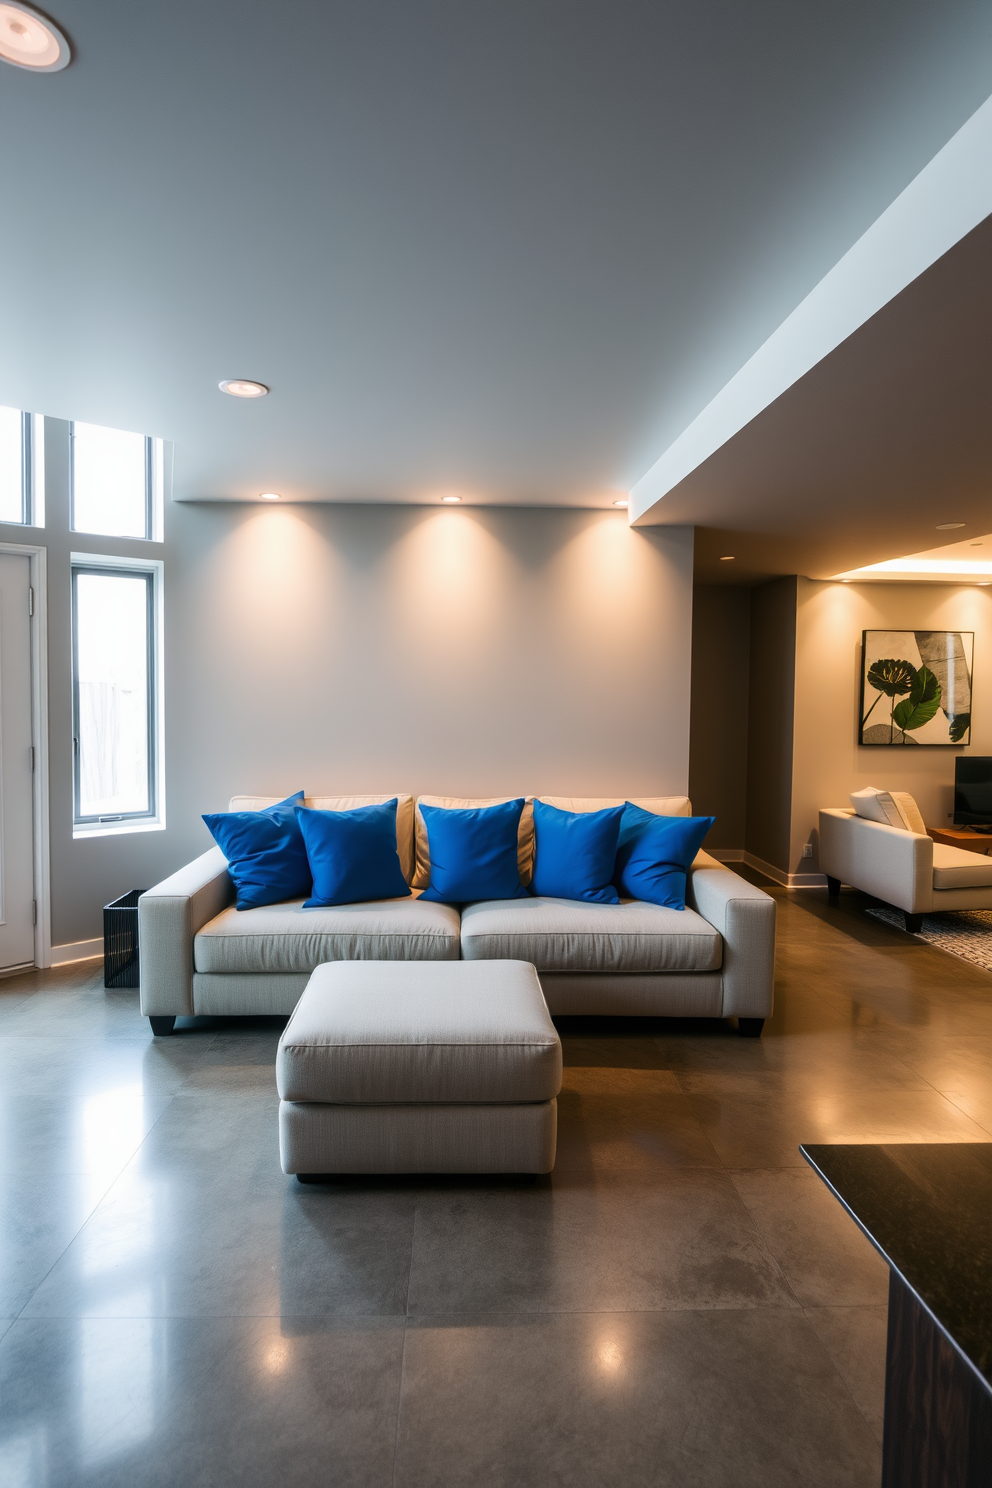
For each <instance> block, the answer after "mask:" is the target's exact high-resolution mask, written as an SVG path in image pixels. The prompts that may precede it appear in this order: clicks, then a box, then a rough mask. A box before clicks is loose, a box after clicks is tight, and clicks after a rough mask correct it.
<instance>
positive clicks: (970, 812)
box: [954, 754, 992, 832]
mask: <svg viewBox="0 0 992 1488" xmlns="http://www.w3.org/2000/svg"><path fill="white" fill-rule="evenodd" d="M954 825H955V826H956V827H971V829H972V830H973V831H975V832H992V755H988V754H980V755H972V756H970V757H966V756H965V755H963V754H959V755H957V757H956V758H955V760H954Z"/></svg>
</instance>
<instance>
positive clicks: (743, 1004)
mask: <svg viewBox="0 0 992 1488" xmlns="http://www.w3.org/2000/svg"><path fill="white" fill-rule="evenodd" d="M686 902H687V903H688V904H689V905H690V907H691V908H692V909H695V910H696V912H697V913H698V914H701V915H702V917H703V919H704V920H708V921H709V923H710V924H711V925H712V926H713V928H714V929H715V930H719V932H720V934H721V935H722V937H723V1015H724V1017H726V1018H729V1017H739V1018H768V1017H770V1016H771V1011H772V1006H773V1001H774V993H775V913H776V905H775V900H774V899H773V898H772V897H771V895H770V894H766V893H765V892H764V891H763V890H762V889H759V888H756V887H755V885H754V884H750V883H748V882H747V879H744V878H741V876H740V874H739V873H734V872H733V871H732V870H731V869H730V868H726V867H724V865H723V864H722V863H718V862H717V860H716V858H711V857H710V855H709V853H704V852H701V853H697V855H696V860H695V862H694V863H693V865H692V868H691V869H690V870H689V875H688V884H687V891H686Z"/></svg>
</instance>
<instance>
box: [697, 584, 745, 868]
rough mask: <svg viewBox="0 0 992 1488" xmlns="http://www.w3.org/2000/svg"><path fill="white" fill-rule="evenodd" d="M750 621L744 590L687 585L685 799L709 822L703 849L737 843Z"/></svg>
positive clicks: (741, 830)
mask: <svg viewBox="0 0 992 1488" xmlns="http://www.w3.org/2000/svg"><path fill="white" fill-rule="evenodd" d="M750 622H751V591H750V589H748V588H746V587H745V586H743V585H742V586H739V587H735V586H733V585H717V584H696V585H695V586H694V587H693V591H692V708H691V724H690V730H689V795H690V796H691V797H692V806H693V810H694V811H696V812H697V813H698V814H699V815H700V816H715V817H716V822H715V823H714V825H713V827H712V828H711V829H710V833H709V836H708V837H707V839H706V847H707V848H708V849H712V848H729V849H735V848H736V849H741V848H743V846H744V824H745V814H746V812H745V808H746V798H747V768H748V753H747V717H748V674H749V668H750V629H751V623H750Z"/></svg>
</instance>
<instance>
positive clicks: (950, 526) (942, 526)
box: [936, 522, 967, 532]
mask: <svg viewBox="0 0 992 1488" xmlns="http://www.w3.org/2000/svg"><path fill="white" fill-rule="evenodd" d="M965 526H967V523H966V522H938V523H937V527H936V531H937V532H956V531H957V530H958V528H959V527H965Z"/></svg>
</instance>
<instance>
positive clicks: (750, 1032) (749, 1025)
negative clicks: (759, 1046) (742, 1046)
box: [737, 1018, 765, 1038]
mask: <svg viewBox="0 0 992 1488" xmlns="http://www.w3.org/2000/svg"><path fill="white" fill-rule="evenodd" d="M764 1026H765V1020H764V1018H738V1019H737V1032H738V1033H739V1034H740V1036H741V1038H760V1037H761V1030H762V1029H763V1028H764Z"/></svg>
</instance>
